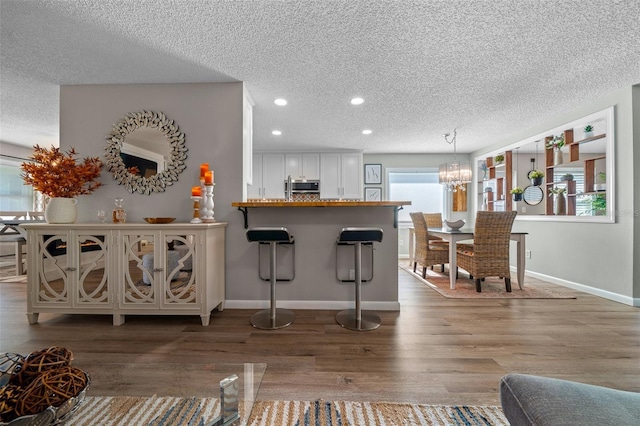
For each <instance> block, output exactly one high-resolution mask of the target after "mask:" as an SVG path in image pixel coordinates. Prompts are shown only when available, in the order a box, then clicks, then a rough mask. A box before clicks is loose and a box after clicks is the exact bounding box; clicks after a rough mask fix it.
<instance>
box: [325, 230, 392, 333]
mask: <svg viewBox="0 0 640 426" xmlns="http://www.w3.org/2000/svg"><path fill="white" fill-rule="evenodd" d="M374 242H377V243H379V242H382V229H380V228H342V231H340V236H339V237H338V243H349V244H353V245H354V265H355V266H354V268H355V278H356V281H355V287H356V308H355V309H347V310H344V311H340V312H338V314H337V315H336V322H337V323H338V324H340V325H341V326H342V327H344V328H348V329H349V330H356V331H366V330H375V329H376V328H378V327H380V324H381V320H380V317H379V316H378V315H376V314H374V313H371V312H362V308H361V306H360V287H361V286H362V244H363V243H374ZM372 266H373V265H372Z"/></svg>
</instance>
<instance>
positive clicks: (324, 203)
mask: <svg viewBox="0 0 640 426" xmlns="http://www.w3.org/2000/svg"><path fill="white" fill-rule="evenodd" d="M410 204H411V201H351V200H342V201H336V200H318V201H285V200H258V201H242V202H240V201H239V202H234V203H231V205H232V206H233V207H399V206H408V205H410Z"/></svg>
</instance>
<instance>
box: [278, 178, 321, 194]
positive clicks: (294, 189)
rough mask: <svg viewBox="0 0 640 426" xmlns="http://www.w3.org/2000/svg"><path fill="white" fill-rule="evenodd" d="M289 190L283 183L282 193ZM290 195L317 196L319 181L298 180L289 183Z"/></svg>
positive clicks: (285, 183)
mask: <svg viewBox="0 0 640 426" xmlns="http://www.w3.org/2000/svg"><path fill="white" fill-rule="evenodd" d="M288 190H289V188H287V181H284V192H285V193H286V192H287V191H288ZM291 193H292V194H319V193H320V181H319V180H306V181H303V180H299V181H295V180H294V181H293V182H291Z"/></svg>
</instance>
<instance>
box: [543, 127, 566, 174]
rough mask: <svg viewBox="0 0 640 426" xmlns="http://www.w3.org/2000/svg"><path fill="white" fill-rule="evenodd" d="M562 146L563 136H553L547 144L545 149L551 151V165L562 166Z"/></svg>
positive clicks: (563, 143)
mask: <svg viewBox="0 0 640 426" xmlns="http://www.w3.org/2000/svg"><path fill="white" fill-rule="evenodd" d="M564 145H565V142H564V134H562V135H559V136H554V137H553V139H551V140H550V141H549V142H547V149H553V164H554V165H555V166H557V165H558V164H562V147H563V146H564Z"/></svg>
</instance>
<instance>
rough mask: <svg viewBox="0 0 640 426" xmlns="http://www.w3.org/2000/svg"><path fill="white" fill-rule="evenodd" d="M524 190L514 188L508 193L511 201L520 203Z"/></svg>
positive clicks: (517, 187)
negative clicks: (511, 196) (511, 198)
mask: <svg viewBox="0 0 640 426" xmlns="http://www.w3.org/2000/svg"><path fill="white" fill-rule="evenodd" d="M523 192H524V190H523V189H522V188H520V187H519V186H516V187H514V188H513V189H512V190H511V191H509V193H511V194H512V195H513V201H522V193H523Z"/></svg>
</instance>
